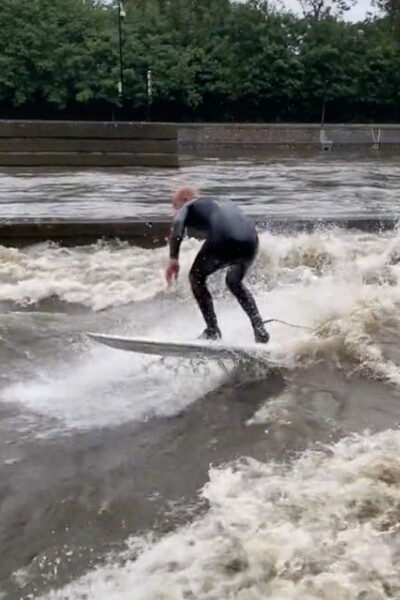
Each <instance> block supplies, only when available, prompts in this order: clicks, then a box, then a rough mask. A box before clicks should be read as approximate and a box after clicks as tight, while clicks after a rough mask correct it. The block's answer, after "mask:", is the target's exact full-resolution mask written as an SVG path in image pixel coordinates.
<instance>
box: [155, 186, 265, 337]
mask: <svg viewBox="0 0 400 600" xmlns="http://www.w3.org/2000/svg"><path fill="white" fill-rule="evenodd" d="M172 205H173V207H174V209H175V211H176V212H175V216H174V219H173V222H172V226H171V234H170V238H169V259H170V260H169V265H168V267H167V269H166V272H165V275H166V279H167V282H168V283H169V284H170V283H171V281H172V279H173V278H174V277H175V278H177V277H178V274H179V251H180V246H181V242H182V240H183V236H184V233H185V229H186V228H187V227H192V228H193V229H196V230H197V231H199V232H201V233H202V234H204V235H205V237H206V240H205V242H204V243H203V245H202V247H201V248H200V250H199V252H198V254H197V256H196V258H195V260H194V262H193V265H192V267H191V269H190V273H189V281H190V286H191V289H192V292H193V295H194V297H195V299H196V302H197V304H198V306H199V308H200V311H201V313H202V315H203V318H204V321H205V323H206V328H205V330H204V331H203V333H202V334H201V336H200V337H201V338H204V339H210V340H216V339H219V338H221V331H220V329H219V326H218V321H217V317H216V314H215V310H214V305H213V300H212V297H211V294H210V292H209V290H208V288H207V285H206V281H207V278H208V277H209V276H210V275H211V274H212V273H215V272H216V271H218V270H220V269H224V268H226V267H228V271H227V274H226V285H227V287H228V289H229V290H230V291H231V293H232V294H233V295H234V296H235V297H236V299H237V301H238V302H239V304H240V306H241V307H242V308H243V310H244V312H245V313H246V314H247V316H248V318H249V320H250V323H251V325H252V328H253V332H254V338H255V341H256V342H260V343H264V344H265V343H267V342H268V340H269V334H268V333H267V331H266V329H265V327H264V323H263V320H262V318H261V315H260V313H259V311H258V308H257V305H256V302H255V300H254V298H253V296H252V294H251V293H250V291H249V290H248V289H247V287H246V286H245V285H244V283H243V279H244V277H245V275H246V273H247V271H248V269H249V267H250V266H251V265H252V264H253V263H254V261H255V259H256V256H257V253H258V246H259V242H258V236H257V231H256V228H255V224H254V223H253V222H252V221H251V220H249V219H248V218H247V217H246V215H245V214H244V213H243V212H242V211H241V210H240V208H239V207H237V206H236V205H235V204H234V203H233V202H230V201H224V202H218V201H216V200H214V199H212V198H203V197H198V196H197V194H196V193H195V191H194V190H193V189H192V188H190V187H184V188H181V189H179V190H178V191H177V192H176V193H175V194H174V195H173V198H172Z"/></svg>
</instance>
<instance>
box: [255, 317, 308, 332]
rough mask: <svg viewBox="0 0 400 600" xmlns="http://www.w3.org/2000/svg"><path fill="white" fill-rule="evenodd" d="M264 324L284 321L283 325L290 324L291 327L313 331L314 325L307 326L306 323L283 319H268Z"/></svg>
mask: <svg viewBox="0 0 400 600" xmlns="http://www.w3.org/2000/svg"><path fill="white" fill-rule="evenodd" d="M263 323H264V325H266V324H267V323H283V325H288V326H289V327H295V328H296V329H309V330H310V331H312V327H307V326H306V325H295V324H294V323H288V322H287V321H282V320H281V319H267V320H266V321H263Z"/></svg>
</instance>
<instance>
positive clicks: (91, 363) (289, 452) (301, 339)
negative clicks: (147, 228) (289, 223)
mask: <svg viewBox="0 0 400 600" xmlns="http://www.w3.org/2000/svg"><path fill="white" fill-rule="evenodd" d="M186 183H189V184H194V185H198V186H199V187H200V188H201V190H202V192H204V193H206V194H208V193H212V194H218V196H220V197H223V198H224V197H230V198H234V199H237V200H238V201H239V202H241V203H242V205H243V206H244V208H245V210H246V211H247V212H248V213H249V214H253V215H257V216H258V217H263V216H265V218H268V216H270V215H274V216H279V217H282V218H283V219H284V218H287V217H290V218H291V219H293V218H296V217H306V218H315V219H318V218H319V217H335V216H339V217H340V216H345V217H349V216H351V217H370V218H372V219H374V218H378V217H386V218H388V217H389V218H392V219H393V228H392V229H391V230H387V231H385V232H381V231H379V230H376V231H371V229H369V230H368V231H362V230H357V229H345V228H340V227H333V226H332V227H329V228H323V227H316V228H315V230H313V231H309V232H304V231H298V232H297V233H294V232H293V231H292V232H291V233H289V232H286V233H285V231H284V230H282V229H280V230H279V231H274V230H273V229H271V228H266V229H264V230H262V231H261V232H260V253H259V257H258V260H257V263H256V265H255V266H254V268H253V270H252V271H251V273H250V274H249V278H248V283H249V286H251V288H252V290H254V293H255V296H256V298H257V301H258V303H259V306H260V308H261V310H262V313H263V314H264V315H265V318H274V319H281V320H284V321H287V322H290V323H291V324H294V325H298V326H300V327H291V326H289V325H286V324H284V323H271V325H270V334H271V342H270V345H269V346H270V355H271V357H272V359H273V361H272V362H271V363H260V364H257V365H251V364H246V365H244V366H243V365H240V364H237V363H234V362H232V361H231V362H230V361H224V363H223V364H221V363H218V362H214V361H205V362H203V363H201V362H198V361H184V360H181V361H177V360H173V359H168V360H161V359H159V358H152V357H146V356H145V357H142V356H140V355H135V354H128V353H124V352H121V351H118V350H113V349H111V348H105V347H101V346H98V345H95V344H94V343H91V342H89V340H88V339H87V338H86V337H85V336H84V332H85V331H88V330H91V331H102V332H112V333H121V334H125V335H127V334H140V335H148V336H161V335H162V336H163V337H166V336H168V335H171V336H172V337H174V338H186V339H187V338H192V337H195V336H197V335H198V334H199V332H200V331H201V330H202V328H203V324H202V321H201V317H200V314H199V312H198V310H197V308H196V306H195V305H194V303H193V301H192V297H191V293H190V289H189V285H188V280H187V274H188V270H189V268H190V264H191V261H192V260H193V258H194V256H195V254H196V252H197V250H198V249H199V247H200V242H199V241H198V240H196V239H187V240H185V241H184V243H183V245H182V268H181V275H180V279H179V281H178V283H177V285H176V286H175V287H174V288H173V289H171V290H168V291H167V290H166V289H165V284H164V280H163V269H164V267H165V264H166V257H167V254H166V248H155V249H144V248H137V247H134V246H132V245H129V244H127V243H123V242H117V241H116V242H109V243H105V242H98V243H96V244H93V245H88V246H76V247H74V246H72V247H68V248H67V247H60V246H58V245H56V244H49V243H42V244H37V245H35V246H28V247H19V248H16V247H15V248H13V247H5V246H1V245H0V308H1V312H0V359H1V371H0V432H1V435H0V597H1V598H7V599H8V598H10V599H12V600H14V599H28V598H40V599H41V600H61V599H63V600H66V599H68V600H83V599H93V600H128V599H129V600H131V599H132V600H264V599H266V598H268V599H269V600H314V599H315V600H316V599H319V600H321V599H323V600H361V599H362V600H383V599H389V598H390V599H392V598H399V597H400V431H399V429H398V424H399V419H400V343H399V336H400V231H399V230H398V229H397V225H396V220H397V217H398V213H399V208H398V207H399V203H398V198H399V188H400V162H399V161H396V160H389V159H385V160H379V159H376V160H372V159H370V160H340V159H336V158H333V157H330V156H329V157H327V156H325V155H324V157H321V158H320V159H307V160H283V159H282V160H276V161H270V162H267V163H262V162H259V163H255V162H250V161H245V160H241V161H230V162H223V161H199V162H194V163H190V164H188V165H186V166H184V167H182V168H181V169H180V170H179V172H171V171H152V170H141V171H138V172H135V171H134V170H132V171H127V170H125V171H121V172H119V171H116V170H113V171H83V172H80V171H67V172H60V171H49V172H41V173H31V172H22V171H20V172H16V171H10V170H8V171H4V172H2V173H0V218H2V219H22V218H23V219H37V218H74V219H76V218H94V219H97V218H99V219H108V218H110V219H114V218H118V219H121V218H124V217H129V218H139V219H141V218H145V219H147V218H149V217H152V218H157V217H162V218H165V217H168V218H169V217H170V216H171V213H170V207H169V197H170V194H171V191H172V190H173V189H175V188H176V187H177V186H179V185H181V184H186ZM210 287H211V290H212V292H213V293H214V295H215V298H216V309H217V312H218V315H219V318H220V324H221V329H222V330H223V334H224V337H225V339H226V340H227V341H232V342H233V341H236V342H240V341H242V340H250V339H251V330H250V327H249V324H248V322H247V320H246V317H245V316H244V315H243V313H242V312H241V310H240V308H239V307H238V305H237V304H236V303H235V301H234V299H233V298H232V297H231V296H230V295H229V293H228V292H227V291H226V290H225V288H224V281H223V277H222V275H221V274H217V275H216V276H214V277H213V278H211V280H210ZM1 594H2V595H1Z"/></svg>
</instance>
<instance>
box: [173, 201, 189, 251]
mask: <svg viewBox="0 0 400 600" xmlns="http://www.w3.org/2000/svg"><path fill="white" fill-rule="evenodd" d="M187 217H188V207H187V206H183V207H182V208H181V209H180V211H179V212H178V214H177V215H176V217H175V218H174V220H173V221H172V226H171V233H170V237H169V256H170V258H175V259H177V258H178V256H179V248H180V246H181V242H182V240H183V236H184V233H185V228H186V220H187Z"/></svg>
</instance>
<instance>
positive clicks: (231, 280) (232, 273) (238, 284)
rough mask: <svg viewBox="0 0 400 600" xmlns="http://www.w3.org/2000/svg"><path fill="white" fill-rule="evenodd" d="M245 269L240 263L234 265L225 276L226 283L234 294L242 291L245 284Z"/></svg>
mask: <svg viewBox="0 0 400 600" xmlns="http://www.w3.org/2000/svg"><path fill="white" fill-rule="evenodd" d="M243 276H244V269H243V268H241V266H240V265H237V266H235V267H232V268H231V269H229V270H228V272H227V274H226V278H225V282H226V285H227V287H228V289H229V290H230V291H231V292H232V294H235V295H236V294H237V293H240V291H241V290H242V287H243V284H242V279H243Z"/></svg>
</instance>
